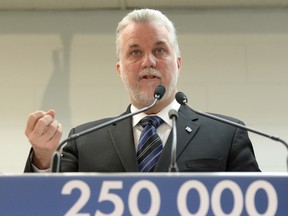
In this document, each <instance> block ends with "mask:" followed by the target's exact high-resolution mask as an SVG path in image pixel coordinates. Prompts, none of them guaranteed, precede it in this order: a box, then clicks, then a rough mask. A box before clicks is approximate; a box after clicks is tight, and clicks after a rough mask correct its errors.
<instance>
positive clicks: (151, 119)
mask: <svg viewBox="0 0 288 216" xmlns="http://www.w3.org/2000/svg"><path fill="white" fill-rule="evenodd" d="M163 122H164V121H163V119H162V118H160V117H158V116H145V117H144V118H142V119H141V120H140V122H139V123H140V125H141V126H142V127H143V128H144V127H145V126H146V125H147V124H150V125H153V126H154V127H155V128H158V127H159V126H160V125H161V124H162V123H163Z"/></svg>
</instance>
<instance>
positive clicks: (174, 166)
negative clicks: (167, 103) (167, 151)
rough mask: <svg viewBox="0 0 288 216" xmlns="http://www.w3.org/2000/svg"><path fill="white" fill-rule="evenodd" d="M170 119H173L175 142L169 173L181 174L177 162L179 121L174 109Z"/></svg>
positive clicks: (173, 142)
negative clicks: (177, 124)
mask: <svg viewBox="0 0 288 216" xmlns="http://www.w3.org/2000/svg"><path fill="white" fill-rule="evenodd" d="M168 114H169V118H170V119H172V133H173V140H172V148H171V159H170V166H169V172H179V169H178V166H177V161H176V157H177V155H176V153H177V152H176V149H177V126H176V120H177V119H178V112H177V111H176V110H174V109H171V110H170V111H169V113H168Z"/></svg>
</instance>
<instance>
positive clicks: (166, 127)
mask: <svg viewBox="0 0 288 216" xmlns="http://www.w3.org/2000/svg"><path fill="white" fill-rule="evenodd" d="M179 108H180V104H179V103H178V102H177V101H176V100H173V101H172V102H171V103H170V104H169V105H168V106H166V107H165V108H164V109H163V110H161V111H160V112H159V113H157V116H158V117H161V118H162V119H163V120H164V123H163V124H161V125H160V126H159V127H158V128H157V133H158V135H159V137H160V139H161V140H162V143H163V147H164V145H165V143H166V142H167V139H168V136H169V134H170V132H171V129H172V120H171V119H170V118H169V114H168V113H169V111H170V110H171V109H174V110H176V111H178V110H179ZM130 109H131V112H136V111H138V110H139V109H137V108H136V107H135V106H134V105H133V104H132V105H131V108H130ZM145 116H147V114H146V113H139V114H137V115H135V116H133V117H132V118H133V119H132V127H133V134H134V143H135V148H136V151H137V147H138V144H139V138H140V135H141V132H142V130H143V127H142V126H141V125H140V124H139V122H140V120H141V119H142V118H144V117H145Z"/></svg>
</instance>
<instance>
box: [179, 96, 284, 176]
mask: <svg viewBox="0 0 288 216" xmlns="http://www.w3.org/2000/svg"><path fill="white" fill-rule="evenodd" d="M175 98H176V101H177V102H178V103H179V104H181V105H186V104H187V102H188V99H187V97H186V95H185V94H184V93H183V92H177V93H176V95H175ZM193 111H194V112H195V113H197V114H198V115H201V116H205V117H207V118H211V119H214V120H216V121H220V122H223V123H225V124H228V125H232V126H234V127H237V128H241V129H243V130H246V131H250V132H252V133H255V134H258V135H260V136H264V137H267V138H270V139H272V140H274V141H278V142H281V143H282V144H283V145H284V146H285V147H286V149H287V151H288V143H287V142H286V141H284V140H283V139H281V138H280V137H278V136H273V135H270V134H267V133H264V132H262V131H259V130H256V129H253V128H250V127H246V126H244V125H241V124H238V123H236V122H232V121H229V120H226V119H224V118H220V117H218V116H215V115H211V114H208V113H204V112H201V111H197V110H194V109H193ZM286 167H287V171H288V155H287V159H286Z"/></svg>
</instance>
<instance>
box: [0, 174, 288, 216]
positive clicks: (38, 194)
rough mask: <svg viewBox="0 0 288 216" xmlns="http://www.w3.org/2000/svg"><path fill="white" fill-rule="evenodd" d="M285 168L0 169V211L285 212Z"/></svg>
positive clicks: (32, 214)
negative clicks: (54, 171) (144, 170)
mask: <svg viewBox="0 0 288 216" xmlns="http://www.w3.org/2000/svg"><path fill="white" fill-rule="evenodd" d="M287 214H288V174H287V173H154V174H143V173H113V174H107V173H105V174H102V173H70V174H69V173H63V174H17V175H12V174H6V175H5V174H4V175H0V215H5V216H12V215H13V216H15V215H16V216H17V215H21V216H22V215H29V216H38V215H39V216H45V215H47V216H48V215H49V216H56V215H78V216H92V215H93V216H94V215H95V216H98V215H136V216H139V215H149V216H150V215H157V216H158V215H163V216H164V215H165V216H167V215H173V216H175V215H185V216H189V215H233V216H234V215H287Z"/></svg>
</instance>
